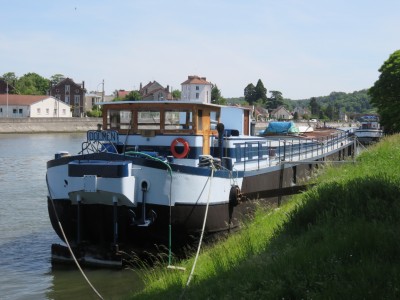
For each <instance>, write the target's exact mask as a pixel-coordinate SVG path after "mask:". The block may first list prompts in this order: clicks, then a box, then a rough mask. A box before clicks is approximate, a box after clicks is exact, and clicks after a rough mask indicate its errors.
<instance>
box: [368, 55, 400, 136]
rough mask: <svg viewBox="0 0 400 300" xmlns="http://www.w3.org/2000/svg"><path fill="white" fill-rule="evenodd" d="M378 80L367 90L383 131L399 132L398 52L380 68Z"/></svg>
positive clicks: (399, 81) (399, 89) (399, 86)
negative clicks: (376, 110)
mask: <svg viewBox="0 0 400 300" xmlns="http://www.w3.org/2000/svg"><path fill="white" fill-rule="evenodd" d="M379 72H380V73H381V74H380V75H379V79H378V80H377V81H376V82H375V84H374V86H373V87H372V88H371V89H370V90H369V94H370V95H371V103H372V104H373V105H374V106H375V107H377V109H378V113H379V115H380V117H381V120H380V122H381V125H383V127H384V128H385V131H387V132H390V133H393V132H400V50H397V51H395V52H393V53H392V54H391V55H390V57H389V59H387V60H386V61H385V62H384V63H383V65H382V66H381V67H380V69H379Z"/></svg>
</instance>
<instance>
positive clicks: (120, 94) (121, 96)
mask: <svg viewBox="0 0 400 300" xmlns="http://www.w3.org/2000/svg"><path fill="white" fill-rule="evenodd" d="M130 92H131V91H125V90H118V91H116V95H115V96H116V97H117V98H118V99H124V98H125V97H126V96H128V94H129V93H130Z"/></svg>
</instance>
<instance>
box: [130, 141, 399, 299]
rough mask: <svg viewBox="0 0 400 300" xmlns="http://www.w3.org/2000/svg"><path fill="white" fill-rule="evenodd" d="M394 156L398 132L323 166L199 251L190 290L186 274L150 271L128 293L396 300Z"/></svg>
mask: <svg viewBox="0 0 400 300" xmlns="http://www.w3.org/2000/svg"><path fill="white" fill-rule="evenodd" d="M399 162H400V136H398V135H396V136H391V137H388V138H385V139H384V140H383V141H381V142H380V143H379V144H377V145H376V146H373V147H370V148H369V149H368V150H367V151H364V152H363V153H362V154H361V155H360V156H359V157H358V158H357V163H356V164H348V165H345V166H343V167H340V168H333V167H328V168H326V169H325V170H324V172H323V174H321V175H320V176H319V178H318V179H317V185H316V186H314V187H313V188H311V189H310V190H308V191H307V192H304V193H303V194H300V195H296V196H294V197H292V198H291V200H290V201H288V202H286V203H284V204H283V205H282V206H281V207H280V208H277V209H272V208H270V209H267V210H266V209H264V208H260V209H259V210H258V211H257V213H256V215H255V217H254V219H253V220H252V221H251V222H249V223H246V224H245V225H244V226H243V227H244V228H243V229H242V230H241V231H240V232H238V233H237V234H234V235H232V236H230V237H229V238H228V239H226V240H222V241H221V242H219V243H217V244H215V245H214V246H211V247H207V248H205V249H204V250H203V251H202V254H201V256H200V257H199V261H198V263H197V268H196V271H195V274H196V276H195V278H194V280H192V282H191V285H190V286H189V287H188V288H187V289H185V284H186V280H187V276H188V271H187V272H184V273H183V272H178V271H172V270H168V269H166V268H155V269H148V270H147V271H146V272H144V273H143V274H142V276H144V281H145V284H146V288H145V290H144V291H143V292H141V293H140V294H137V295H134V296H132V298H133V299H134V298H140V299H158V298H166V297H171V298H173V299H177V298H179V297H181V296H183V297H182V298H185V299H232V298H233V299H237V298H241V299H341V298H345V299H348V298H351V299H399V298H400V289H399V287H400V230H399V229H400V163H399ZM176 263H177V264H179V265H181V266H185V267H186V268H187V270H190V267H191V265H192V263H193V261H192V260H185V261H177V262H176Z"/></svg>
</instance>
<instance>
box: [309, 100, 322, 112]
mask: <svg viewBox="0 0 400 300" xmlns="http://www.w3.org/2000/svg"><path fill="white" fill-rule="evenodd" d="M310 110H311V115H312V116H318V115H319V112H320V110H321V107H320V106H319V104H318V102H317V98H315V97H312V98H311V100H310Z"/></svg>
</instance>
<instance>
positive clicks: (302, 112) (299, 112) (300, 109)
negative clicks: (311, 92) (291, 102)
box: [293, 106, 311, 119]
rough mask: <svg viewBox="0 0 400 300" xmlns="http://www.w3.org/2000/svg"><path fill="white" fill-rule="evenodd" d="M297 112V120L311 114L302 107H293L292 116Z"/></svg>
mask: <svg viewBox="0 0 400 300" xmlns="http://www.w3.org/2000/svg"><path fill="white" fill-rule="evenodd" d="M296 112H297V115H298V116H299V119H302V118H303V116H304V115H307V116H311V112H310V110H309V109H307V108H304V107H299V106H297V107H295V108H294V110H293V114H295V113H296Z"/></svg>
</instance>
